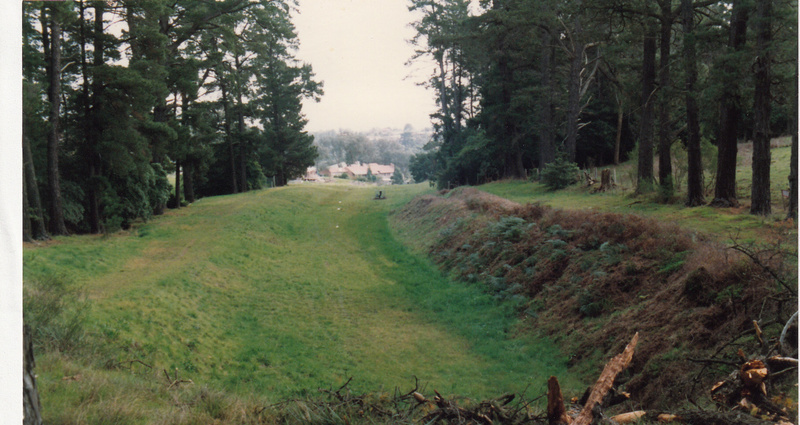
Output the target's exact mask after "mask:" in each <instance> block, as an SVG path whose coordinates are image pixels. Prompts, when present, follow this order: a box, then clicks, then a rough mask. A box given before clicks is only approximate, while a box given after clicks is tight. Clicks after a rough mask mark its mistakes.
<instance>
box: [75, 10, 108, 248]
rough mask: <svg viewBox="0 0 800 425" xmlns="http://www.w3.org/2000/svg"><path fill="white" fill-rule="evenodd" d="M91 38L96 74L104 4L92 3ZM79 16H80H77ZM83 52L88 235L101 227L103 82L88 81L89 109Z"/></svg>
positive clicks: (101, 59)
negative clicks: (87, 166) (92, 34)
mask: <svg viewBox="0 0 800 425" xmlns="http://www.w3.org/2000/svg"><path fill="white" fill-rule="evenodd" d="M81 7H83V2H81ZM94 12H95V13H94V16H95V18H94V37H93V41H92V42H93V44H94V63H93V67H94V69H95V72H96V71H97V70H99V69H100V68H101V67H102V66H103V65H104V63H105V59H104V55H103V53H104V50H105V42H104V38H103V36H104V34H103V13H104V12H105V3H104V2H95V3H94ZM81 16H83V13H81ZM81 36H83V20H81ZM85 55H86V52H85V49H84V48H83V43H82V45H81V62H82V63H81V67H82V69H83V87H84V89H83V92H84V116H85V117H86V120H85V123H86V127H85V131H86V144H87V145H88V146H87V147H86V151H87V158H86V159H87V161H88V163H89V184H88V185H87V186H88V187H87V198H88V202H89V231H90V232H91V233H94V234H97V233H100V232H102V231H103V226H102V224H101V222H100V201H99V194H98V192H99V190H100V188H99V187H98V184H99V182H98V180H99V177H100V170H101V169H102V165H101V162H100V158H99V157H98V152H97V149H98V145H99V143H100V137H101V134H102V131H103V130H102V126H103V125H102V122H101V119H100V109H101V108H102V98H103V94H102V92H103V82H102V81H100V78H95V79H94V81H92V97H91V107H90V106H89V105H90V98H89V76H88V74H89V72H88V69H87V60H86V57H85Z"/></svg>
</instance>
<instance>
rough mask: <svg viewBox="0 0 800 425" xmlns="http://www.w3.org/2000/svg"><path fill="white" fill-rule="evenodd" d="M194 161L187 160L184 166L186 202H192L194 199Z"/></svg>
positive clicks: (184, 194)
mask: <svg viewBox="0 0 800 425" xmlns="http://www.w3.org/2000/svg"><path fill="white" fill-rule="evenodd" d="M194 169H195V168H194V161H193V160H191V159H188V160H186V163H185V164H184V166H183V196H184V198H185V199H186V202H188V203H190V204H191V203H192V202H194V201H195V199H194Z"/></svg>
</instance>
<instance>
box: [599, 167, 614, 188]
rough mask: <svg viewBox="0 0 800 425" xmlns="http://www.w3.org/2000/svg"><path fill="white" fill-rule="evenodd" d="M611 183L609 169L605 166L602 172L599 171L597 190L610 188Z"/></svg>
mask: <svg viewBox="0 0 800 425" xmlns="http://www.w3.org/2000/svg"><path fill="white" fill-rule="evenodd" d="M612 186H613V183H612V182H611V170H609V169H608V168H606V169H605V170H603V171H602V172H600V188H599V189H597V191H598V192H605V191H607V190H611V187H612Z"/></svg>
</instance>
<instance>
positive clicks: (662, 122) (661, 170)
mask: <svg viewBox="0 0 800 425" xmlns="http://www.w3.org/2000/svg"><path fill="white" fill-rule="evenodd" d="M659 3H660V5H661V37H660V50H661V64H660V69H659V74H658V75H659V86H660V87H659V96H658V99H659V101H658V183H659V185H661V193H662V194H663V195H664V196H667V197H671V196H672V194H673V193H674V191H675V187H674V181H673V179H672V155H671V153H670V148H671V146H672V131H670V114H669V101H670V98H671V97H672V90H671V86H672V80H671V76H670V59H671V58H670V50H671V49H670V47H671V46H672V43H671V41H672V22H673V20H674V17H673V15H672V2H671V1H670V0H660V1H659Z"/></svg>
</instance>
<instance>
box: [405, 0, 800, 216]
mask: <svg viewBox="0 0 800 425" xmlns="http://www.w3.org/2000/svg"><path fill="white" fill-rule="evenodd" d="M473 3H475V2H471V1H469V0H412V1H411V6H410V9H411V10H413V11H416V12H417V13H419V15H420V19H419V20H418V21H417V22H416V23H415V24H414V27H415V29H416V31H417V34H416V36H415V38H414V39H413V40H412V41H413V42H414V43H415V45H416V46H417V55H416V56H415V57H414V58H412V60H415V59H417V58H420V57H424V58H426V60H431V59H432V60H433V61H434V63H435V64H436V66H435V72H434V73H433V75H432V76H431V78H430V79H429V80H428V81H427V83H426V85H427V86H428V87H429V88H430V89H432V90H433V91H434V92H435V95H436V99H437V102H438V111H437V113H436V114H435V115H434V116H433V119H434V124H435V130H436V134H435V143H432V144H431V145H429V146H428V149H427V151H426V152H425V153H422V154H420V155H417V156H415V157H414V159H412V161H411V171H412V173H413V174H414V178H415V179H416V180H422V179H426V178H430V179H436V180H438V182H439V185H440V186H441V187H450V186H454V185H463V184H476V183H481V182H484V181H487V180H493V179H498V178H524V177H525V176H526V175H527V174H528V173H529V171H530V170H533V169H540V170H541V169H543V168H544V167H546V166H547V165H548V164H551V163H553V162H554V161H556V160H557V158H558V157H559V156H561V157H563V158H565V159H566V160H567V161H571V162H576V163H578V164H579V165H581V166H586V165H603V164H611V163H619V162H620V161H621V160H624V159H626V157H628V156H629V155H630V153H635V155H636V156H635V158H633V159H636V160H637V162H638V171H637V174H638V182H639V183H638V189H637V191H638V192H649V191H652V190H656V189H658V190H659V193H661V194H663V196H664V199H670V198H671V197H672V195H673V193H674V191H675V187H674V186H675V183H674V181H673V180H674V177H673V170H672V168H673V165H672V164H673V160H674V157H673V156H674V154H673V152H674V150H675V147H676V146H677V147H678V148H679V149H681V150H683V152H685V154H684V156H685V158H686V159H685V160H683V161H685V162H684V164H688V165H687V167H688V177H687V182H688V185H687V186H688V188H687V189H688V190H687V194H686V196H687V198H686V203H687V204H688V205H701V204H704V203H705V199H704V195H703V166H702V163H703V158H702V156H703V152H709V151H712V152H713V150H710V149H706V148H704V147H703V146H704V145H709V146H715V147H716V148H717V153H715V154H714V155H715V156H716V158H715V160H716V162H717V167H716V176H713V178H714V179H715V191H714V199H713V201H712V203H713V204H714V205H736V204H737V203H738V202H737V199H736V153H737V140H752V141H753V143H754V148H753V185H752V196H751V199H752V208H751V211H752V212H753V213H756V214H767V213H769V212H770V205H769V190H770V188H769V180H770V179H769V163H770V153H769V140H770V137H772V136H776V135H781V134H793V135H795V136H796V133H797V128H796V123H797V83H796V81H797V2H796V1H789V0H730V1H714V0H708V1H697V0H694V1H693V0H657V1H639V0H598V1H591V2H590V1H580V0H579V1H568V2H565V1H556V0H541V1H521V0H493V1H481V2H480V6H481V7H480V8H476V7H475V5H473ZM471 8H472V10H471ZM477 9H479V10H477ZM795 146H796V137H795ZM635 148H636V149H635ZM794 152H796V148H795V150H794ZM706 156H708V155H706ZM655 158H657V159H658V167H657V169H658V175H657V176H656V175H654V174H655V173H654V170H655V169H656V167H655V164H654V159H655ZM794 158H795V159H793V165H796V162H797V160H796V154H795V157H794ZM793 170H795V171H794V172H793V176H794V178H793V179H792V181H796V176H797V172H796V169H795V168H793ZM706 178H707V179H708V178H709V177H708V176H706ZM796 197H797V195H796V192H794V193H793V195H792V198H793V199H796ZM795 210H796V209H795Z"/></svg>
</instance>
